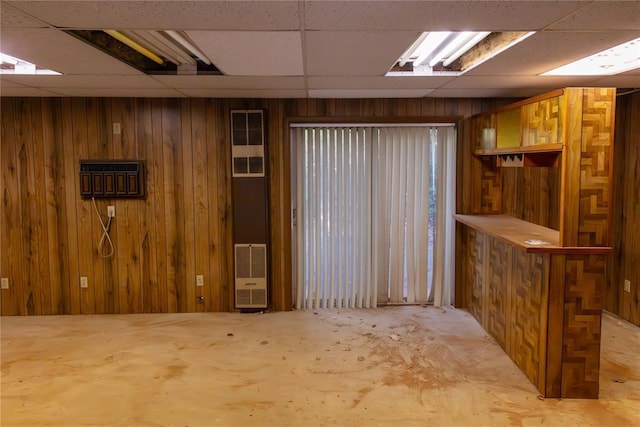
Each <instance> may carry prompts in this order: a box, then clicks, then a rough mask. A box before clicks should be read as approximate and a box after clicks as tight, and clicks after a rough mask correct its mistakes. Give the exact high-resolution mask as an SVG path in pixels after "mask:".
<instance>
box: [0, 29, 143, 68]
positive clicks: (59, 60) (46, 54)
mask: <svg viewBox="0 0 640 427" xmlns="http://www.w3.org/2000/svg"><path fill="white" fill-rule="evenodd" d="M0 33H1V37H2V52H3V53H6V54H8V55H12V56H15V57H18V58H21V59H24V60H26V61H29V62H32V63H35V64H36V65H38V66H40V67H42V68H48V69H50V70H54V71H58V72H60V73H64V74H93V75H96V74H101V75H106V74H115V75H117V74H133V75H139V74H142V73H141V72H140V71H138V70H136V69H135V68H133V67H130V66H129V65H126V64H125V63H123V62H121V61H119V60H117V59H115V58H113V57H111V56H109V55H107V54H106V53H103V52H101V51H100V50H98V49H96V48H94V47H92V46H90V45H88V44H87V43H84V42H82V41H80V40H78V39H76V38H75V37H73V36H70V35H69V34H66V33H64V32H62V31H58V30H54V29H50V28H38V29H23V28H2V29H0Z"/></svg>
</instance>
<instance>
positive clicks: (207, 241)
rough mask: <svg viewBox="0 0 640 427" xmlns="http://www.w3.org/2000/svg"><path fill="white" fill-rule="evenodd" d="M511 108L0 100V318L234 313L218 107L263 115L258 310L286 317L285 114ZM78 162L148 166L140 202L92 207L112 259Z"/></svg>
mask: <svg viewBox="0 0 640 427" xmlns="http://www.w3.org/2000/svg"><path fill="white" fill-rule="evenodd" d="M510 101H511V100H493V99H440V98H423V99H375V100H358V99H355V100H331V99H329V100H316V99H301V100H263V99H261V100H247V99H225V100H220V99H133V98H3V99H2V100H1V102H2V104H1V107H2V119H1V120H2V123H1V125H2V128H1V132H2V133H1V138H2V140H1V150H0V168H1V171H0V178H1V179H2V181H1V182H0V188H1V193H2V199H1V204H0V231H1V233H0V234H1V236H0V276H1V277H6V278H8V279H9V289H7V290H1V291H0V306H1V310H2V314H3V315H14V314H21V315H31V314H78V313H142V312H195V311H230V310H233V292H232V290H233V265H232V261H233V260H232V248H231V231H232V224H231V218H232V216H231V213H232V209H233V206H232V202H231V201H232V198H231V185H230V182H231V181H230V179H231V173H230V144H229V141H230V139H229V110H230V109H244V108H264V109H265V110H266V117H267V132H268V134H267V138H268V140H269V153H268V156H269V164H268V168H269V170H268V174H269V181H270V182H269V185H270V187H269V197H270V201H269V217H270V225H271V228H270V236H269V237H270V246H271V252H270V262H269V266H270V269H269V270H270V274H271V276H270V287H269V291H270V292H269V301H270V306H271V307H272V308H274V309H276V310H287V309H290V308H291V306H292V299H291V296H292V281H291V229H290V223H289V221H290V219H289V218H290V210H289V209H290V191H291V189H290V171H289V159H290V157H289V154H290V150H289V136H288V130H287V129H286V125H287V119H288V118H294V117H299V118H300V117H308V118H317V117H324V118H332V117H333V118H336V119H339V118H396V119H398V118H406V117H443V116H447V117H468V116H470V115H472V114H476V113H479V112H482V111H487V110H491V109H494V108H496V107H498V106H500V105H504V104H506V103H508V102H510ZM113 123H120V124H121V133H120V134H114V133H113V130H112V124H113ZM460 135H461V138H466V136H465V126H464V124H462V126H461V127H460ZM87 158H90V159H142V160H144V161H145V164H146V169H147V170H146V172H147V173H146V175H147V178H146V186H147V187H146V190H147V198H146V199H145V200H117V201H102V200H100V201H97V207H98V210H99V211H100V212H101V214H102V216H103V218H105V217H106V209H107V205H110V204H114V205H115V206H116V218H115V221H114V223H113V225H112V227H111V236H112V239H113V243H114V246H115V255H114V256H113V257H112V258H102V256H101V254H100V253H98V250H97V244H98V241H99V240H100V236H101V233H102V230H101V226H100V223H99V221H98V218H97V216H96V214H95V212H94V210H93V206H92V204H91V202H90V201H86V200H82V199H81V198H80V196H79V172H78V161H79V159H87ZM459 162H460V163H459V167H463V166H464V162H469V158H467V157H464V158H460V159H459ZM458 197H459V200H460V203H462V200H463V197H464V194H462V192H460V194H459V195H458ZM105 219H106V218H105ZM197 274H202V275H203V276H204V283H205V286H204V287H203V288H197V287H196V286H195V276H196V275H197ZM81 276H86V277H87V278H88V283H89V287H88V288H86V289H81V288H80V277H81ZM197 296H204V297H205V298H204V304H197V303H196V297H197Z"/></svg>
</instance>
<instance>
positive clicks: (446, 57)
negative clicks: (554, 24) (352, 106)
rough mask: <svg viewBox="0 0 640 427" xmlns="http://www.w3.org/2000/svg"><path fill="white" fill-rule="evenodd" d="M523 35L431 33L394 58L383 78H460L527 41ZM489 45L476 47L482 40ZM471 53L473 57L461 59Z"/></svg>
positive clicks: (522, 33)
mask: <svg viewBox="0 0 640 427" xmlns="http://www.w3.org/2000/svg"><path fill="white" fill-rule="evenodd" d="M531 34H534V33H533V32H531V33H525V32H498V33H491V32H490V31H480V32H479V31H458V32H452V31H431V32H425V33H422V34H420V37H418V39H417V40H416V41H415V42H413V43H412V44H411V46H410V47H409V48H408V49H407V50H406V51H405V52H404V53H403V54H402V55H401V56H400V58H398V61H397V62H396V63H395V64H394V65H393V67H392V68H391V70H390V71H389V72H388V73H387V74H386V75H387V76H435V75H460V74H462V73H464V72H466V71H468V70H470V69H471V68H473V67H475V66H477V65H478V64H481V63H482V62H484V61H486V60H487V59H489V58H492V57H493V56H495V55H497V54H499V53H500V52H502V51H504V50H505V49H508V48H509V47H511V46H513V45H514V44H516V43H518V42H520V41H522V40H524V39H525V38H526V37H529V36H530V35H531ZM490 35H491V37H492V40H491V42H490V43H485V45H484V46H479V43H480V42H482V41H483V40H484V39H485V38H486V37H488V36H490ZM472 49H475V52H474V53H473V54H469V55H465V54H466V53H467V52H469V51H471V50H472Z"/></svg>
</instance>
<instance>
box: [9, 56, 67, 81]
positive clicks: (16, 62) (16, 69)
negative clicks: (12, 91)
mask: <svg viewBox="0 0 640 427" xmlns="http://www.w3.org/2000/svg"><path fill="white" fill-rule="evenodd" d="M0 63H1V64H0V74H24V75H29V74H38V75H60V73H58V72H57V71H53V70H45V69H42V68H38V66H37V65H36V64H32V63H31V62H29V61H25V60H24V59H20V58H16V57H15V56H11V55H7V54H5V53H2V52H0Z"/></svg>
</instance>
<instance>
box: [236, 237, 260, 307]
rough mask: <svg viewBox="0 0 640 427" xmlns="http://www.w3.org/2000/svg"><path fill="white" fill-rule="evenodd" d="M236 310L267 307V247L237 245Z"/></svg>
mask: <svg viewBox="0 0 640 427" xmlns="http://www.w3.org/2000/svg"><path fill="white" fill-rule="evenodd" d="M235 282H236V283H235V284H236V308H266V307H267V245H264V244H236V245H235Z"/></svg>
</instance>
